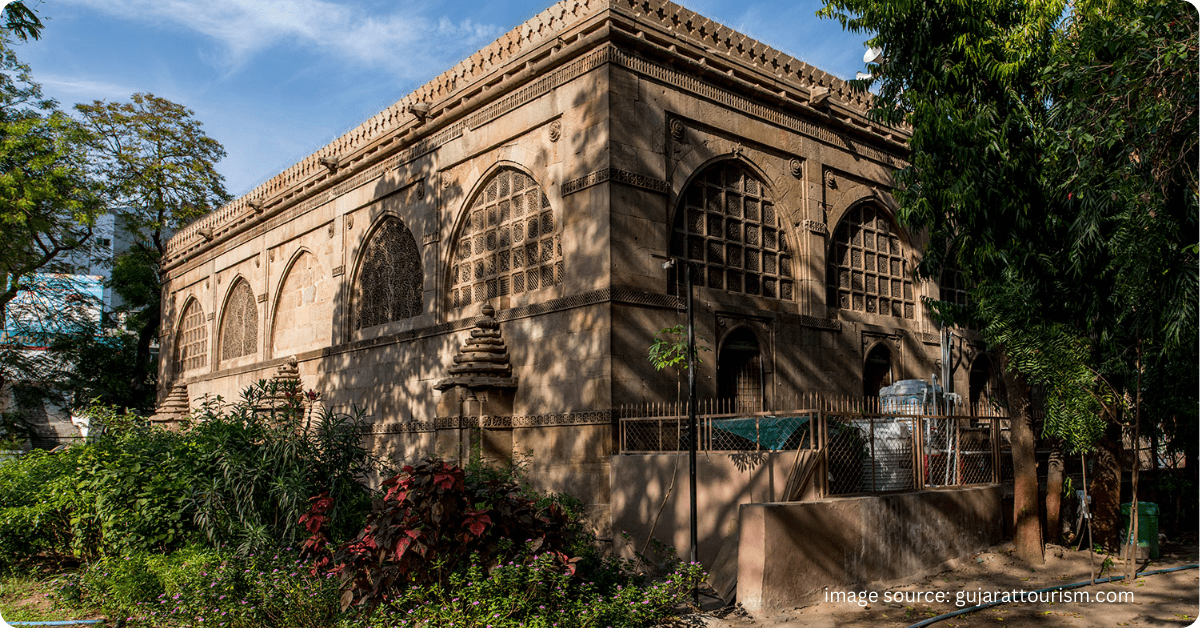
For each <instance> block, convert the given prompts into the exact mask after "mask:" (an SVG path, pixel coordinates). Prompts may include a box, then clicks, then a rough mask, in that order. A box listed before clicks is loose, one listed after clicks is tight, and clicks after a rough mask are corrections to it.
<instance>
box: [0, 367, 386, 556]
mask: <svg viewBox="0 0 1200 628" xmlns="http://www.w3.org/2000/svg"><path fill="white" fill-rule="evenodd" d="M314 396H315V394H314ZM308 398H309V397H308V396H307V395H305V394H302V393H301V392H300V391H299V390H298V389H297V388H296V387H295V386H282V387H280V386H276V385H275V384H266V383H260V384H259V385H258V386H254V387H251V388H250V389H248V390H247V391H246V395H245V398H244V400H243V401H242V402H241V403H238V404H232V405H225V404H222V403H220V402H219V401H214V402H212V403H209V404H206V405H205V406H204V408H203V409H202V410H201V411H200V412H199V413H197V415H196V416H195V417H194V418H195V424H194V425H192V427H191V429H189V430H187V431H183V432H175V431H168V430H165V429H163V428H161V427H157V426H152V425H149V424H148V423H147V421H146V420H145V419H143V418H141V417H139V416H137V415H131V414H124V413H118V412H116V411H115V410H113V409H111V408H104V407H95V408H93V409H92V410H91V411H90V416H91V421H92V425H93V429H94V430H95V431H96V433H98V434H99V436H98V437H97V438H96V439H95V440H94V442H92V443H89V444H86V445H76V446H74V447H71V448H70V449H69V450H67V451H66V452H63V453H59V454H54V455H50V454H45V453H42V452H34V453H31V454H29V455H27V456H24V457H22V458H20V459H19V460H16V461H11V462H7V463H5V464H3V465H0V531H3V536H2V537H0V549H4V550H6V551H3V552H0V567H4V566H5V565H6V564H7V565H9V566H11V565H15V564H17V563H20V562H24V561H27V560H29V559H31V558H33V557H34V556H36V555H38V554H53V553H65V552H67V551H71V552H73V553H74V554H75V555H78V556H82V557H85V558H97V557H103V556H129V555H133V554H137V553H144V552H150V551H159V552H170V551H173V550H175V549H177V548H179V547H182V546H185V545H188V544H194V543H205V542H207V543H208V544H209V545H210V546H211V547H226V546H228V547H230V548H233V549H234V550H235V551H236V552H237V553H239V554H240V555H249V554H252V553H256V552H262V551H267V550H270V549H273V548H276V547H280V546H288V545H292V546H295V545H298V543H299V541H300V540H301V539H302V538H303V537H304V536H306V535H307V533H305V532H304V531H303V529H302V528H301V527H300V526H299V519H300V517H301V516H302V515H303V514H304V513H305V511H306V510H307V509H308V498H309V497H310V496H311V495H315V494H318V493H322V492H325V493H328V494H329V495H332V496H334V498H335V500H336V504H337V507H336V508H334V509H332V511H331V512H330V513H329V514H328V517H329V525H328V526H327V528H326V529H327V530H328V531H329V533H330V534H331V535H332V536H333V537H334V538H335V539H337V540H339V541H340V540H341V539H344V538H348V537H350V536H351V535H352V534H353V533H354V532H355V531H357V530H358V529H359V528H360V527H361V524H362V520H363V516H364V514H365V511H366V510H367V508H368V506H369V501H370V493H369V491H368V489H367V488H366V486H365V485H364V484H363V483H362V482H363V481H365V479H366V478H367V476H368V475H369V474H371V473H373V472H375V470H377V469H378V468H379V467H378V461H376V460H375V459H374V458H373V457H371V455H370V454H369V453H368V452H367V451H366V450H365V449H364V448H363V447H362V443H361V440H360V439H361V437H360V433H361V429H362V423H363V417H362V415H361V413H359V414H356V415H347V414H344V413H334V412H328V411H319V412H318V411H308V410H306V409H305V406H304V403H303V402H302V401H301V400H302V399H304V400H307V399H308Z"/></svg>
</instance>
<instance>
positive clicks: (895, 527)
mask: <svg viewBox="0 0 1200 628" xmlns="http://www.w3.org/2000/svg"><path fill="white" fill-rule="evenodd" d="M1000 502H1001V489H1000V486H999V485H997V484H989V485H984V486H972V487H966V488H952V489H936V490H928V491H919V492H914V493H899V494H893V495H877V496H866V497H841V498H831V499H822V500H818V501H812V502H800V503H774V504H743V505H742V506H741V509H740V512H739V530H740V539H739V545H738V585H737V594H738V600H739V601H740V602H741V603H742V605H743V606H744V607H745V608H746V609H747V610H748V611H750V612H752V613H762V612H772V611H777V610H782V609H786V608H791V607H793V606H796V605H798V604H803V603H806V602H814V601H818V600H819V599H821V598H822V596H823V592H824V590H825V588H826V587H828V588H829V589H830V590H841V591H846V590H861V589H862V588H863V587H866V586H867V585H880V584H886V583H889V582H892V581H897V580H906V581H907V580H910V579H912V578H915V577H919V576H923V575H925V574H926V573H928V572H929V571H931V570H932V569H934V568H936V567H938V566H939V565H941V564H943V563H945V562H947V561H949V560H952V559H955V558H959V557H962V556H965V555H968V554H971V553H973V552H977V551H980V550H982V549H985V548H987V547H988V546H990V545H992V544H994V543H998V542H1000V540H1001V539H1002V534H1003V529H1004V525H1003V521H1002V520H1001V504H1000Z"/></svg>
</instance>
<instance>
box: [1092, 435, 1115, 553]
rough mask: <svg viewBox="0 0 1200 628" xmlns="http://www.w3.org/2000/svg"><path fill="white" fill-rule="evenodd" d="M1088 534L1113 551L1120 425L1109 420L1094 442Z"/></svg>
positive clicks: (1096, 541)
mask: <svg viewBox="0 0 1200 628" xmlns="http://www.w3.org/2000/svg"><path fill="white" fill-rule="evenodd" d="M1092 473H1093V475H1092V485H1091V486H1090V487H1088V488H1089V489H1090V490H1091V495H1092V535H1093V539H1094V542H1095V543H1097V544H1099V545H1100V546H1101V547H1103V548H1104V549H1106V550H1111V551H1115V550H1116V549H1117V545H1118V544H1119V542H1120V540H1119V538H1118V534H1119V530H1118V528H1119V527H1120V523H1119V521H1120V516H1119V515H1120V511H1119V508H1120V505H1121V426H1120V425H1118V424H1117V423H1116V422H1114V421H1110V422H1109V424H1108V427H1107V428H1105V430H1104V436H1103V437H1102V438H1101V439H1100V442H1099V443H1097V445H1096V462H1095V464H1094V466H1093V468H1092Z"/></svg>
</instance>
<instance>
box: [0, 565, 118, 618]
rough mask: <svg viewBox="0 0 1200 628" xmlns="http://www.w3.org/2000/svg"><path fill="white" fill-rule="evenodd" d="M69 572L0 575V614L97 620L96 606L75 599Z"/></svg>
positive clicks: (40, 571)
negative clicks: (0, 576)
mask: <svg viewBox="0 0 1200 628" xmlns="http://www.w3.org/2000/svg"><path fill="white" fill-rule="evenodd" d="M75 582H77V579H76V578H75V577H74V574H73V573H70V572H67V573H63V572H59V571H52V570H39V571H27V572H21V573H15V574H9V575H7V576H4V577H2V578H0V616H2V617H4V620H5V621H8V622H13V621H66V620H71V619H100V618H102V617H103V613H101V611H100V609H99V608H96V607H94V606H91V605H88V604H86V603H83V602H82V601H81V600H79V599H78V587H77V586H75V585H74V583H75Z"/></svg>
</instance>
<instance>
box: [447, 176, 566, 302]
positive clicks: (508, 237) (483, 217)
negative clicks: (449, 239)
mask: <svg viewBox="0 0 1200 628" xmlns="http://www.w3.org/2000/svg"><path fill="white" fill-rule="evenodd" d="M558 223H559V221H558V220H556V219H555V215H554V208H553V207H552V206H551V205H550V199H549V198H547V196H546V193H545V191H544V190H543V189H542V187H541V186H540V185H539V184H538V182H537V180H535V179H534V178H533V176H531V175H530V174H529V173H527V172H525V171H524V170H522V169H519V168H517V167H515V166H514V165H509V164H507V163H506V164H501V165H499V166H498V167H496V168H494V169H493V170H492V171H491V173H489V174H488V175H487V176H486V177H485V178H484V179H483V180H482V182H481V183H480V184H479V185H478V186H477V187H476V189H475V192H474V193H473V196H472V197H471V201H470V202H469V203H468V204H467V205H466V209H465V210H464V211H463V215H462V217H461V219H460V223H459V225H458V229H457V236H456V238H455V241H454V246H453V247H451V248H450V255H451V257H450V260H449V263H448V264H447V269H448V278H447V282H446V287H447V295H448V296H447V300H448V301H449V303H448V305H449V307H450V309H452V310H462V309H463V308H466V307H468V306H470V305H471V304H475V303H482V302H484V301H490V300H492V299H496V298H497V297H507V296H514V295H519V294H523V293H527V292H530V291H533V290H538V289H541V288H548V287H551V286H556V285H559V284H561V283H562V282H563V272H564V267H563V255H562V233H561V229H560V228H559V224H558Z"/></svg>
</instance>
